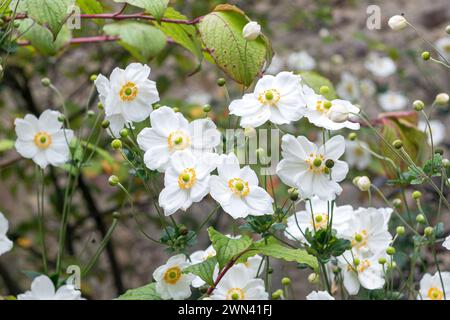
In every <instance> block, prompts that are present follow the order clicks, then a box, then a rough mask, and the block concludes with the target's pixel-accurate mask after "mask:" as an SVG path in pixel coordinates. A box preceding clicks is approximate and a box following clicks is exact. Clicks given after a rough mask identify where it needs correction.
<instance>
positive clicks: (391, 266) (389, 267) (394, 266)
mask: <svg viewBox="0 0 450 320" xmlns="http://www.w3.org/2000/svg"><path fill="white" fill-rule="evenodd" d="M395 268H397V263H396V262H395V261H392V263H389V264H388V269H389V270H392V269H395Z"/></svg>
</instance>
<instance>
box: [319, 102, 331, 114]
mask: <svg viewBox="0 0 450 320" xmlns="http://www.w3.org/2000/svg"><path fill="white" fill-rule="evenodd" d="M331 105H332V104H331V102H330V101H328V100H317V101H316V110H317V111H319V112H321V113H325V112H327V111H328V110H329V109H330V108H331Z"/></svg>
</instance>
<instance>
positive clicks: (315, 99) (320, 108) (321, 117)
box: [302, 85, 360, 130]
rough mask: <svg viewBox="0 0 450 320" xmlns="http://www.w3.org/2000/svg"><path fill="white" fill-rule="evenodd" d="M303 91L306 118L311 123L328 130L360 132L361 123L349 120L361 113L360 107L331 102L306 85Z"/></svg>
mask: <svg viewBox="0 0 450 320" xmlns="http://www.w3.org/2000/svg"><path fill="white" fill-rule="evenodd" d="M302 90H303V93H304V98H305V101H306V112H305V116H306V117H307V118H308V120H309V122H311V123H312V124H314V125H315V126H317V127H320V128H325V129H327V130H340V129H343V128H348V129H351V130H359V128H360V125H359V123H356V122H352V121H350V120H348V119H349V118H350V117H352V116H354V115H353V114H357V113H359V111H360V110H359V108H358V107H356V106H354V105H353V104H352V103H350V102H349V101H346V100H341V99H334V100H332V101H329V100H327V99H326V98H325V97H324V96H322V95H318V94H316V93H315V92H314V90H313V89H311V88H310V87H308V86H306V85H303V87H302ZM336 116H337V117H336ZM336 120H338V121H336Z"/></svg>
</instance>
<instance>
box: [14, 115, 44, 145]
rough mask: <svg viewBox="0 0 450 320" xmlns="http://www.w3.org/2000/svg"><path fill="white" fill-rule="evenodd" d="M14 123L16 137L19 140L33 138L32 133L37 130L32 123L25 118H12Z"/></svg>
mask: <svg viewBox="0 0 450 320" xmlns="http://www.w3.org/2000/svg"><path fill="white" fill-rule="evenodd" d="M36 121H37V120H36ZM14 124H15V126H16V134H17V137H18V138H19V139H21V140H33V139H34V135H35V134H36V133H37V132H38V130H39V129H38V128H36V126H35V125H34V124H33V123H31V122H30V121H27V120H25V119H19V118H17V119H16V120H14Z"/></svg>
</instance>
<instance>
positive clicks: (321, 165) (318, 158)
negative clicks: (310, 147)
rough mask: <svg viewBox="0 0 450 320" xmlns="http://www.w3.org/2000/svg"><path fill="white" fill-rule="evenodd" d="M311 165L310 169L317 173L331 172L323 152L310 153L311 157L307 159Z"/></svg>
mask: <svg viewBox="0 0 450 320" xmlns="http://www.w3.org/2000/svg"><path fill="white" fill-rule="evenodd" d="M305 161H306V163H307V164H308V165H309V171H312V172H313V173H316V174H322V173H325V174H329V173H330V170H329V169H328V168H327V167H326V166H325V156H324V155H323V154H313V153H310V154H309V158H308V159H306V160H305Z"/></svg>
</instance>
